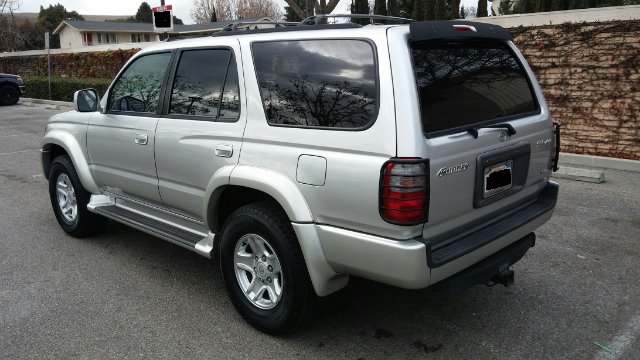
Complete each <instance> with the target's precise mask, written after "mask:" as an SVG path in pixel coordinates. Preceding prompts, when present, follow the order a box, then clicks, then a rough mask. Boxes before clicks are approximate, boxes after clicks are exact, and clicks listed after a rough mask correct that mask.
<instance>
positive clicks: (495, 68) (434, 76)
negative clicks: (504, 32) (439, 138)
mask: <svg viewBox="0 0 640 360" xmlns="http://www.w3.org/2000/svg"><path fill="white" fill-rule="evenodd" d="M413 63H414V70H415V75H416V83H417V86H418V91H419V95H420V106H421V116H422V122H423V125H424V129H425V131H427V132H433V131H440V130H446V129H452V128H456V127H462V126H466V125H468V124H473V123H477V122H482V121H487V120H493V119H498V118H501V117H505V116H511V115H518V114H524V113H529V112H532V111H534V110H535V109H536V105H535V102H534V98H533V94H532V92H531V89H530V87H529V83H528V81H527V77H526V74H525V72H524V70H523V69H522V67H521V66H520V64H519V63H518V62H517V60H516V59H515V57H514V55H513V53H512V52H511V51H509V49H508V48H507V46H506V45H504V44H501V43H496V42H484V41H474V42H471V41H466V42H453V41H449V42H444V41H442V42H429V43H425V44H418V45H415V46H414V48H413Z"/></svg>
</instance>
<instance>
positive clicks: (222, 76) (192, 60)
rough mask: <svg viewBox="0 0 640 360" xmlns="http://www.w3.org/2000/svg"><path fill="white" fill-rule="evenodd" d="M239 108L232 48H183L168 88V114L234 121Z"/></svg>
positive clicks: (236, 76)
mask: <svg viewBox="0 0 640 360" xmlns="http://www.w3.org/2000/svg"><path fill="white" fill-rule="evenodd" d="M239 111H240V100H239V91H238V75H237V69H236V63H235V59H234V57H233V54H232V53H231V51H230V50H226V49H208V50H189V51H184V52H183V53H182V55H181V56H180V62H179V63H178V69H177V71H176V77H175V80H174V82H173V87H172V89H171V103H170V106H169V113H170V114H176V115H178V114H181V115H192V116H196V115H197V116H206V117H212V118H215V119H221V120H235V119H237V118H238V114H239Z"/></svg>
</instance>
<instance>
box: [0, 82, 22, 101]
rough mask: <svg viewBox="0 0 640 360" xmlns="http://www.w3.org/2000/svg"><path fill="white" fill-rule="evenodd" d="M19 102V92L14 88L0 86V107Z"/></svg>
mask: <svg viewBox="0 0 640 360" xmlns="http://www.w3.org/2000/svg"><path fill="white" fill-rule="evenodd" d="M18 100H20V90H19V89H18V88H16V87H15V86H11V85H2V86H0V105H15V104H17V103H18Z"/></svg>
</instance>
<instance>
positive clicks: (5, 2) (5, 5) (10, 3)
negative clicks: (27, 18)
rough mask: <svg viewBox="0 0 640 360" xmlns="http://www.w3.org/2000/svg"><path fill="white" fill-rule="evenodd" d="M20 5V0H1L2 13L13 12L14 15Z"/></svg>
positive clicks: (0, 10) (0, 9)
mask: <svg viewBox="0 0 640 360" xmlns="http://www.w3.org/2000/svg"><path fill="white" fill-rule="evenodd" d="M19 7H20V1H19V0H0V15H4V14H5V13H9V14H11V16H13V12H14V11H16V10H18V8H19Z"/></svg>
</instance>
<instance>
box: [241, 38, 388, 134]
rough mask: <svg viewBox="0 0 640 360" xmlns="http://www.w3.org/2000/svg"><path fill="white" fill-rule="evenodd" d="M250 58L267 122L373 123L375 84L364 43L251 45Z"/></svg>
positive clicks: (370, 55) (343, 125) (337, 125)
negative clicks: (251, 52) (252, 57)
mask: <svg viewBox="0 0 640 360" xmlns="http://www.w3.org/2000/svg"><path fill="white" fill-rule="evenodd" d="M253 56H254V62H255V66H256V73H257V76H258V81H259V86H260V95H261V97H262V104H263V106H264V109H265V114H266V117H267V121H268V122H269V123H270V124H278V125H292V126H308V127H329V128H362V127H366V126H367V125H369V124H371V123H373V121H375V118H376V115H377V92H378V84H377V76H376V67H375V62H374V55H373V48H372V46H371V45H370V44H369V43H368V42H366V41H362V40H342V39H338V40H309V41H304V40H301V41H275V42H266V43H256V44H254V45H253Z"/></svg>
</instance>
